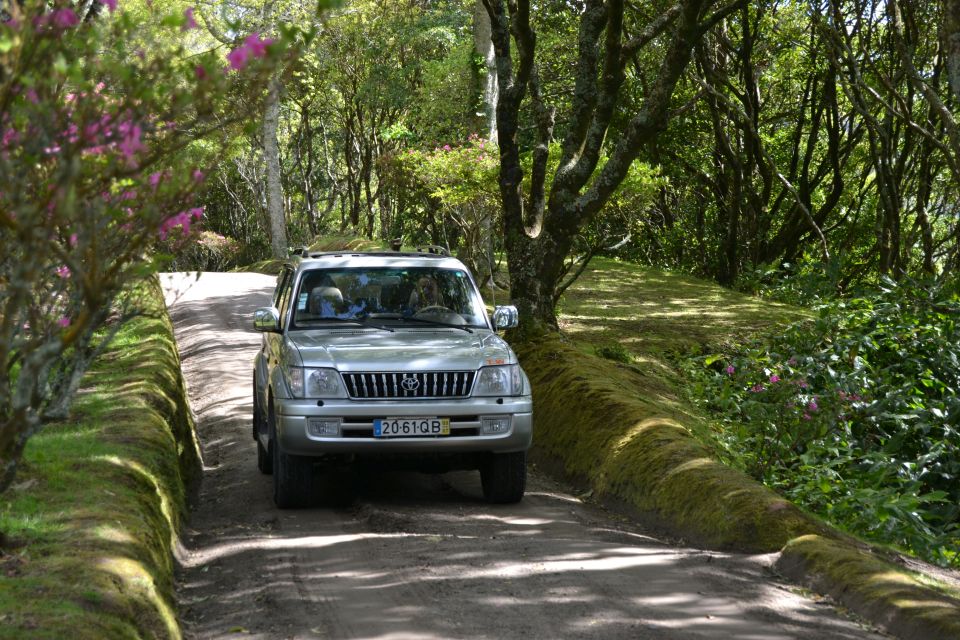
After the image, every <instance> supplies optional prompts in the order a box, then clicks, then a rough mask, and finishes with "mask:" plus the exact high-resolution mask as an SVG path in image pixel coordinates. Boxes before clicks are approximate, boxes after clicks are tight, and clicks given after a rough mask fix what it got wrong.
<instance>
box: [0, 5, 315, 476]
mask: <svg viewBox="0 0 960 640" xmlns="http://www.w3.org/2000/svg"><path fill="white" fill-rule="evenodd" d="M78 11H79V12H80V14H81V15H78V13H77V12H78ZM157 11H158V13H159V15H158V16H156V18H155V22H159V25H157V24H152V25H150V28H146V25H145V24H144V23H143V22H142V20H141V18H139V17H138V15H140V14H138V13H135V12H130V13H128V12H127V11H126V9H125V8H124V7H123V6H119V7H118V6H117V3H116V2H113V1H112V0H103V1H102V2H101V1H96V2H92V3H86V4H83V5H71V4H69V3H65V2H57V3H52V4H51V3H47V2H41V1H37V0H29V1H27V2H22V3H20V2H17V3H8V4H6V5H5V6H4V9H3V17H4V18H5V19H4V20H3V21H2V22H0V43H2V44H0V80H2V82H0V108H2V111H0V308H2V309H3V311H2V313H0V344H2V345H3V347H2V348H0V372H3V374H2V375H0V492H2V491H3V490H4V489H5V488H6V487H7V486H8V485H9V483H10V482H12V479H13V475H14V473H15V471H16V467H17V462H18V460H19V459H20V457H21V455H22V452H23V449H24V447H25V445H26V443H27V441H28V440H29V439H30V438H31V437H32V436H33V435H34V434H35V433H37V431H39V430H40V429H41V427H42V426H43V425H44V424H47V423H49V422H51V421H54V420H58V419H61V418H63V416H64V415H66V414H67V412H68V410H69V406H70V401H71V399H72V397H73V395H74V393H75V392H76V390H77V387H78V385H79V383H80V380H81V376H82V374H83V372H84V371H85V370H86V367H87V366H89V364H90V362H91V360H92V359H93V358H94V357H95V356H96V355H97V353H99V352H100V350H102V349H103V348H105V347H106V345H107V343H109V340H110V338H111V337H112V332H110V331H108V332H106V333H103V334H99V333H98V331H99V330H100V329H101V328H102V327H104V326H105V325H106V324H107V322H108V320H110V321H112V322H113V329H114V330H116V329H118V328H119V327H120V326H121V325H122V321H123V320H125V319H127V318H128V317H130V316H131V315H135V314H136V313H137V310H136V309H131V308H125V307H124V306H123V304H122V299H120V298H118V296H119V293H120V291H122V290H123V289H124V288H125V287H126V286H128V284H129V283H130V282H131V281H132V280H135V279H137V278H138V277H141V276H142V275H143V274H145V273H148V272H150V271H151V270H152V269H154V268H156V267H157V265H158V264H162V263H163V262H164V258H165V257H166V256H165V255H164V254H163V253H162V252H158V251H157V249H158V248H160V249H163V248H169V246H170V243H171V242H172V241H173V240H174V239H181V238H183V237H186V236H189V235H190V233H191V228H192V225H195V224H196V222H197V221H198V219H199V218H201V217H202V216H203V208H202V207H198V206H196V202H195V192H196V191H197V189H198V188H199V187H200V185H202V184H203V183H204V181H205V179H206V174H207V173H208V164H207V163H208V162H212V161H213V160H214V159H215V158H216V153H215V152H214V149H216V148H217V147H219V146H220V145H219V144H218V142H219V141H220V140H221V138H220V135H221V133H222V131H223V130H224V128H225V126H226V125H227V124H230V123H233V124H238V123H242V122H244V121H245V120H246V119H247V118H248V117H249V116H250V115H251V114H252V110H253V107H254V105H255V104H256V103H257V102H258V100H259V97H260V95H261V93H262V86H263V85H262V83H263V80H264V79H265V78H266V77H270V76H271V75H273V74H274V73H276V70H277V68H278V66H279V65H280V64H281V63H282V62H285V61H287V60H288V59H289V58H288V54H294V53H295V52H296V51H297V50H298V49H299V47H300V46H302V44H303V42H304V41H305V39H308V38H301V37H300V36H301V35H303V34H298V33H297V32H296V30H295V29H292V28H284V29H281V33H282V35H281V36H280V37H278V38H277V39H275V40H273V39H264V38H262V37H261V36H259V35H257V34H250V35H248V36H246V37H242V38H240V37H238V40H237V42H236V43H235V46H234V47H233V48H232V50H230V51H229V53H228V52H226V51H224V50H222V49H219V48H217V49H208V50H204V51H198V50H194V49H190V48H188V47H187V42H190V41H192V37H191V36H190V35H184V34H187V33H189V32H193V31H196V30H197V24H196V23H195V21H194V20H193V18H192V15H191V14H190V13H189V12H184V11H183V10H180V11H169V10H167V9H159V8H158V10H157ZM6 18H9V19H6ZM306 35H307V36H308V35H309V34H306ZM201 140H205V141H207V142H208V143H209V146H208V147H207V148H205V149H203V150H201V151H196V152H195V153H190V151H191V150H193V147H194V144H195V143H197V142H198V141H201ZM194 161H197V162H200V164H195V163H194ZM193 228H194V229H195V226H193Z"/></svg>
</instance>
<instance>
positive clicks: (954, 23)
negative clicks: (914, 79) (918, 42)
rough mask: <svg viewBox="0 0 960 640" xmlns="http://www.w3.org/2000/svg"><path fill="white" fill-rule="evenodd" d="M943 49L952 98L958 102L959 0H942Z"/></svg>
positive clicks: (959, 54) (959, 60)
mask: <svg viewBox="0 0 960 640" xmlns="http://www.w3.org/2000/svg"><path fill="white" fill-rule="evenodd" d="M943 26H944V29H943V39H944V43H943V44H944V49H945V50H946V52H947V77H948V79H949V81H950V90H951V91H952V92H953V97H954V98H956V99H958V100H960V0H944V25H943Z"/></svg>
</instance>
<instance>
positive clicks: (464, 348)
mask: <svg viewBox="0 0 960 640" xmlns="http://www.w3.org/2000/svg"><path fill="white" fill-rule="evenodd" d="M288 340H290V342H291V343H292V344H293V346H294V347H295V348H296V351H297V352H299V354H300V358H301V364H302V365H303V366H305V367H334V368H336V369H338V370H339V371H342V372H351V371H473V370H475V369H478V368H479V367H482V366H486V365H495V364H513V363H515V362H517V358H516V356H515V355H514V353H513V351H512V350H511V349H510V346H509V345H508V344H507V343H506V342H504V340H503V339H502V338H500V336H498V335H496V334H494V333H491V332H490V331H485V330H474V332H473V333H467V332H466V331H461V330H459V329H440V330H435V329H397V331H395V332H393V333H388V332H386V331H371V330H360V331H350V330H342V329H341V330H316V331H298V332H296V333H294V334H291V335H290V336H289V337H288Z"/></svg>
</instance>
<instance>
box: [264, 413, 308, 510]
mask: <svg viewBox="0 0 960 640" xmlns="http://www.w3.org/2000/svg"><path fill="white" fill-rule="evenodd" d="M275 420H276V418H275V416H274V413H273V405H271V406H270V409H269V410H268V413H267V423H268V425H269V427H270V436H271V437H270V453H271V454H272V459H273V502H274V504H276V505H277V507H278V508H280V509H296V508H298V507H308V506H310V505H311V504H312V503H313V501H314V493H313V461H312V460H311V459H310V458H309V457H306V456H295V455H291V454H289V453H284V452H283V451H282V450H281V447H280V442H279V441H278V439H277V435H276V434H277V431H276V422H275Z"/></svg>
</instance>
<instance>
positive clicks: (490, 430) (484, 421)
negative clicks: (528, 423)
mask: <svg viewBox="0 0 960 640" xmlns="http://www.w3.org/2000/svg"><path fill="white" fill-rule="evenodd" d="M508 431H510V416H501V417H497V418H480V433H482V434H485V435H493V434H498V433H506V432H508Z"/></svg>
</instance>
